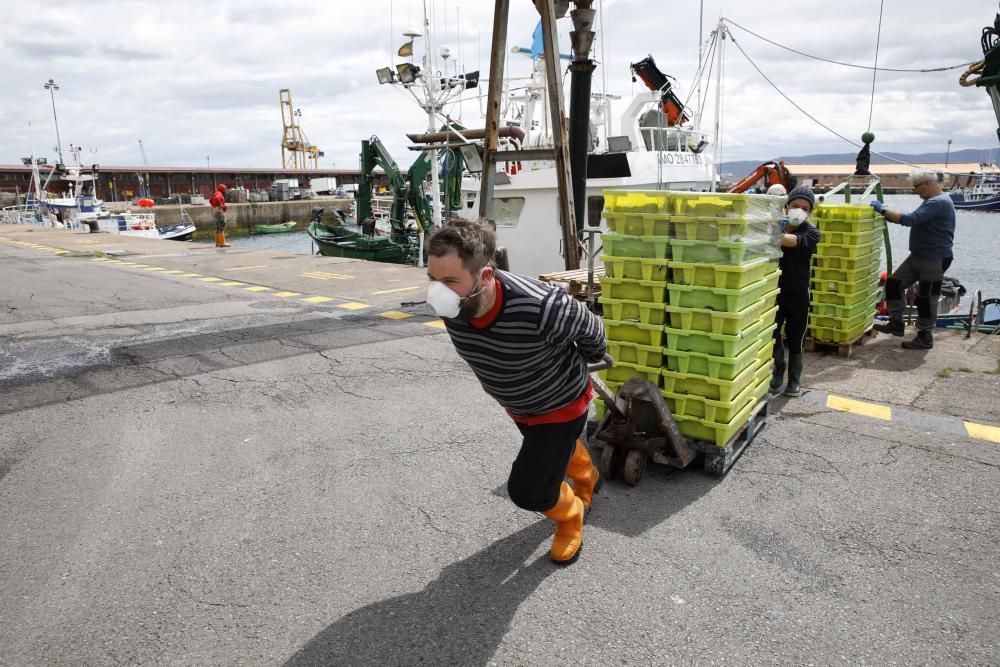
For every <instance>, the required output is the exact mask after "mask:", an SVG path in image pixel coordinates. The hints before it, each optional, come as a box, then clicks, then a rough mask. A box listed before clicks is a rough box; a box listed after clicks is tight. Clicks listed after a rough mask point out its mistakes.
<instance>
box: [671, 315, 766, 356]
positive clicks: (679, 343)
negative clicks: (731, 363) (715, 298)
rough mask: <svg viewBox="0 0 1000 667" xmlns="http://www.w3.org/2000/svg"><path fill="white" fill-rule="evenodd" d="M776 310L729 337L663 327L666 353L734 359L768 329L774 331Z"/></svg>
mask: <svg viewBox="0 0 1000 667" xmlns="http://www.w3.org/2000/svg"><path fill="white" fill-rule="evenodd" d="M777 312H778V308H777V307H774V308H772V309H771V310H769V311H767V312H766V313H764V314H763V315H762V316H761V319H760V320H758V321H757V322H756V323H755V324H753V325H751V326H750V327H749V328H748V329H746V330H745V331H743V332H741V333H739V334H737V335H734V336H729V335H726V334H716V333H709V332H706V331H689V330H682V329H674V328H672V327H664V328H663V330H664V331H665V332H666V334H667V345H666V350H665V351H664V354H666V352H667V351H670V352H673V351H675V350H676V351H680V352H700V353H701V354H708V355H712V356H713V357H736V356H739V354H740V353H741V352H743V351H744V350H746V349H747V348H748V347H750V346H751V345H753V344H754V343H755V342H756V341H757V340H758V339H759V338H762V337H763V336H764V335H765V331H767V330H768V329H771V330H773V329H774V316H775V315H776V314H777Z"/></svg>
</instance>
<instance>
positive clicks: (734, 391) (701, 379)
mask: <svg viewBox="0 0 1000 667" xmlns="http://www.w3.org/2000/svg"><path fill="white" fill-rule="evenodd" d="M770 373H771V360H770V359H768V360H766V361H762V362H758V363H756V364H754V365H753V366H750V367H749V368H745V369H743V371H742V372H741V373H740V374H739V375H737V376H736V377H735V378H733V379H732V380H719V379H716V378H710V377H707V376H705V375H694V374H691V373H677V372H674V371H672V370H669V369H667V368H664V369H661V370H660V374H661V375H662V376H663V390H664V391H669V392H670V393H672V394H693V395H695V396H701V397H702V398H707V399H709V400H711V401H733V400H735V398H736V397H737V396H739V395H740V394H741V393H743V390H745V389H746V388H747V387H749V386H751V385H754V384H756V383H757V381H758V380H760V379H761V378H763V377H766V376H767V375H770Z"/></svg>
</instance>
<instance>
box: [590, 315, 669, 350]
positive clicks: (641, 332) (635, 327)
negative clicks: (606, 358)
mask: <svg viewBox="0 0 1000 667" xmlns="http://www.w3.org/2000/svg"><path fill="white" fill-rule="evenodd" d="M604 331H605V333H606V334H607V337H608V340H617V341H621V342H624V343H640V344H642V345H652V346H657V345H663V327H662V326H660V325H658V324H642V323H641V322H621V321H619V320H608V319H605V320H604Z"/></svg>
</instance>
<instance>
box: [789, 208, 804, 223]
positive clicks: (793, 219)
mask: <svg viewBox="0 0 1000 667" xmlns="http://www.w3.org/2000/svg"><path fill="white" fill-rule="evenodd" d="M808 217H809V214H808V213H806V212H805V211H803V210H802V209H801V208H793V209H789V210H788V224H789V225H791V226H792V227H798V226H799V225H801V224H802V223H803V222H805V221H806V218H808Z"/></svg>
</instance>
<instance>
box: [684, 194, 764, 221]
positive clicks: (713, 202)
mask: <svg viewBox="0 0 1000 667" xmlns="http://www.w3.org/2000/svg"><path fill="white" fill-rule="evenodd" d="M669 195H670V204H671V206H672V208H673V213H674V215H683V216H698V217H700V216H711V217H720V218H721V217H743V216H744V215H746V214H747V210H748V209H749V207H750V200H749V197H748V196H747V195H741V194H729V193H720V192H670V193H669Z"/></svg>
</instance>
